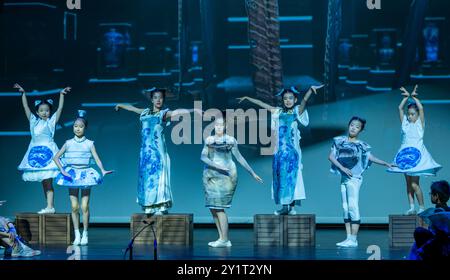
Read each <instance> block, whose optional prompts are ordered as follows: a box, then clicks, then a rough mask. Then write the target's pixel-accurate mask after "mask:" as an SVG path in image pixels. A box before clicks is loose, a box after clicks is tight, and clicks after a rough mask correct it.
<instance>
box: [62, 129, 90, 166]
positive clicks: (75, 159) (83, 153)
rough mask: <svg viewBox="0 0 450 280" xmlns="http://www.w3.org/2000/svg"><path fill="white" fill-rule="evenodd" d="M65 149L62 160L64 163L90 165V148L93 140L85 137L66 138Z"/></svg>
mask: <svg viewBox="0 0 450 280" xmlns="http://www.w3.org/2000/svg"><path fill="white" fill-rule="evenodd" d="M65 145H66V151H65V152H64V155H63V158H62V161H63V163H64V164H65V165H90V164H91V163H92V153H91V148H92V146H93V145H94V141H91V140H88V139H87V138H86V137H84V136H83V137H82V138H77V137H74V138H72V139H70V140H67V141H66V143H65Z"/></svg>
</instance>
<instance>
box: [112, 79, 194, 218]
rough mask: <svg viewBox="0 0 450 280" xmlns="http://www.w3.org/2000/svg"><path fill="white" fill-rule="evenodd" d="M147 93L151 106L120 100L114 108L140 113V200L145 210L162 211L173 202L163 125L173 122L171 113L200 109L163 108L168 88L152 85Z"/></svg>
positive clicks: (159, 212) (177, 114) (168, 207)
mask: <svg viewBox="0 0 450 280" xmlns="http://www.w3.org/2000/svg"><path fill="white" fill-rule="evenodd" d="M144 94H149V95H150V96H149V98H150V100H151V103H152V108H146V109H140V108H136V107H134V106H132V105H129V104H118V105H117V106H116V107H115V110H116V111H119V110H120V109H124V110H127V111H131V112H134V113H136V114H138V115H139V119H140V121H141V124H142V130H141V150H140V153H139V171H138V172H139V179H138V188H137V202H138V204H139V205H140V206H141V207H142V209H143V211H144V212H145V213H146V214H155V215H163V214H166V213H167V212H168V210H169V209H170V208H171V207H172V202H173V198H172V190H171V186H170V157H169V154H168V152H167V148H166V142H165V138H164V127H165V126H168V125H169V124H170V121H169V120H170V118H171V117H176V116H179V115H182V114H184V113H188V112H189V113H190V112H197V110H196V109H190V110H185V109H178V110H175V111H171V110H169V109H167V108H166V109H163V105H164V100H165V95H166V89H161V88H155V87H153V88H151V89H149V90H145V91H144ZM200 112H201V111H200Z"/></svg>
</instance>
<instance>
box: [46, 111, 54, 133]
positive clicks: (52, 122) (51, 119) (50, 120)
mask: <svg viewBox="0 0 450 280" xmlns="http://www.w3.org/2000/svg"><path fill="white" fill-rule="evenodd" d="M48 124H49V126H50V129H51V130H52V133H55V130H56V114H53V115H52V117H51V118H50V119H49V120H48Z"/></svg>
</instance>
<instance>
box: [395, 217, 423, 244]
mask: <svg viewBox="0 0 450 280" xmlns="http://www.w3.org/2000/svg"><path fill="white" fill-rule="evenodd" d="M425 226H426V225H425V224H424V222H423V220H422V219H421V218H420V217H419V216H417V215H409V216H407V215H389V245H390V246H391V247H411V246H412V245H413V243H414V230H415V229H416V228H417V227H425Z"/></svg>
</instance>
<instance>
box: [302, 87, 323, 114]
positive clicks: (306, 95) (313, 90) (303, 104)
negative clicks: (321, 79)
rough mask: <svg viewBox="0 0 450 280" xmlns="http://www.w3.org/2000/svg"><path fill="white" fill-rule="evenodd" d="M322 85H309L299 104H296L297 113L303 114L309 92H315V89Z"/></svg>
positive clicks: (309, 95)
mask: <svg viewBox="0 0 450 280" xmlns="http://www.w3.org/2000/svg"><path fill="white" fill-rule="evenodd" d="M323 87H324V85H320V86H311V87H310V88H309V89H308V91H307V92H306V94H305V96H304V97H303V99H302V102H300V105H299V106H298V113H299V115H301V114H303V112H304V111H305V108H306V103H307V102H308V100H309V98H310V97H311V94H312V93H314V94H317V90H318V89H320V88H323Z"/></svg>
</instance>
